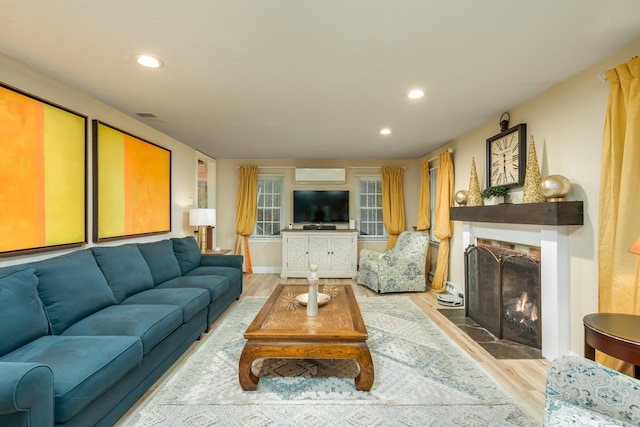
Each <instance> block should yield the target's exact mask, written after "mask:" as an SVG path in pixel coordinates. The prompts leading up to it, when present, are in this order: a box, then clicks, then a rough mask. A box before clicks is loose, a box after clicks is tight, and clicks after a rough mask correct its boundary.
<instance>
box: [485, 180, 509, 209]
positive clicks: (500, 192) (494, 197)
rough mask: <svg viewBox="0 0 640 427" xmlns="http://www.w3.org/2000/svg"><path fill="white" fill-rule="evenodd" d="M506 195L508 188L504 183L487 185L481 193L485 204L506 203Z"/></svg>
mask: <svg viewBox="0 0 640 427" xmlns="http://www.w3.org/2000/svg"><path fill="white" fill-rule="evenodd" d="M506 195H507V188H506V187H504V186H502V185H498V186H496V187H487V188H485V189H484V190H482V193H480V196H482V199H483V200H484V204H485V205H498V204H500V203H504V196H506Z"/></svg>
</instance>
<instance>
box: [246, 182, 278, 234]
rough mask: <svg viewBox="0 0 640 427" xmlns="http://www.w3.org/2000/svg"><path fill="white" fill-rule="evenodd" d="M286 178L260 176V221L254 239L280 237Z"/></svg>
mask: <svg viewBox="0 0 640 427" xmlns="http://www.w3.org/2000/svg"><path fill="white" fill-rule="evenodd" d="M283 195H284V177H283V176H280V175H258V219H257V221H256V228H255V230H254V231H253V237H271V236H279V235H280V230H282V227H283V224H282V218H283V214H282V212H283V207H284V196H283Z"/></svg>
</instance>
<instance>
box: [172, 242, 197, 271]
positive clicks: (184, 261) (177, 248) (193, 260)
mask: <svg viewBox="0 0 640 427" xmlns="http://www.w3.org/2000/svg"><path fill="white" fill-rule="evenodd" d="M171 241H172V242H173V251H174V252H175V253H176V258H177V259H178V263H179V264H180V269H181V270H182V274H183V275H184V274H187V273H188V272H190V271H191V270H193V269H194V268H196V267H200V259H201V258H202V253H201V252H200V246H198V242H196V239H194V238H193V236H187V237H181V238H177V237H174V238H173V239H171Z"/></svg>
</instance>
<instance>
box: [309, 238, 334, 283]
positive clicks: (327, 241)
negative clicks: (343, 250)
mask: <svg viewBox="0 0 640 427" xmlns="http://www.w3.org/2000/svg"><path fill="white" fill-rule="evenodd" d="M331 240H332V236H328V235H321V236H314V235H311V236H309V263H311V264H318V272H319V276H320V277H322V272H329V271H331V270H333V268H332V265H331V258H332V256H331Z"/></svg>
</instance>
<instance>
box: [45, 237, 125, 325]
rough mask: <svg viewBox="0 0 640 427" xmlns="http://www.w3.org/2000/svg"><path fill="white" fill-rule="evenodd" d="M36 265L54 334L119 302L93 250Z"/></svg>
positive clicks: (78, 252) (51, 259) (74, 253)
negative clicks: (97, 262)
mask: <svg viewBox="0 0 640 427" xmlns="http://www.w3.org/2000/svg"><path fill="white" fill-rule="evenodd" d="M33 266H34V267H35V269H36V275H37V276H38V281H39V284H38V291H39V293H40V299H42V302H43V303H44V305H45V307H46V310H47V314H48V315H49V321H50V322H51V327H52V330H53V333H54V334H60V333H61V332H62V331H64V330H65V329H67V328H68V327H69V326H70V325H72V324H73V323H74V322H76V321H78V320H80V319H82V318H84V317H86V316H88V315H89V314H91V313H94V312H96V311H98V310H100V309H101V308H104V307H107V306H109V305H112V304H115V302H116V300H115V298H114V296H113V292H111V288H110V287H109V284H108V283H107V280H106V279H105V277H104V275H103V274H102V271H101V270H100V267H98V264H96V260H95V258H94V257H93V253H91V251H90V250H84V251H77V252H72V253H70V254H68V255H62V256H59V257H55V258H50V259H47V260H44V261H39V262H36V263H34V264H33Z"/></svg>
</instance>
